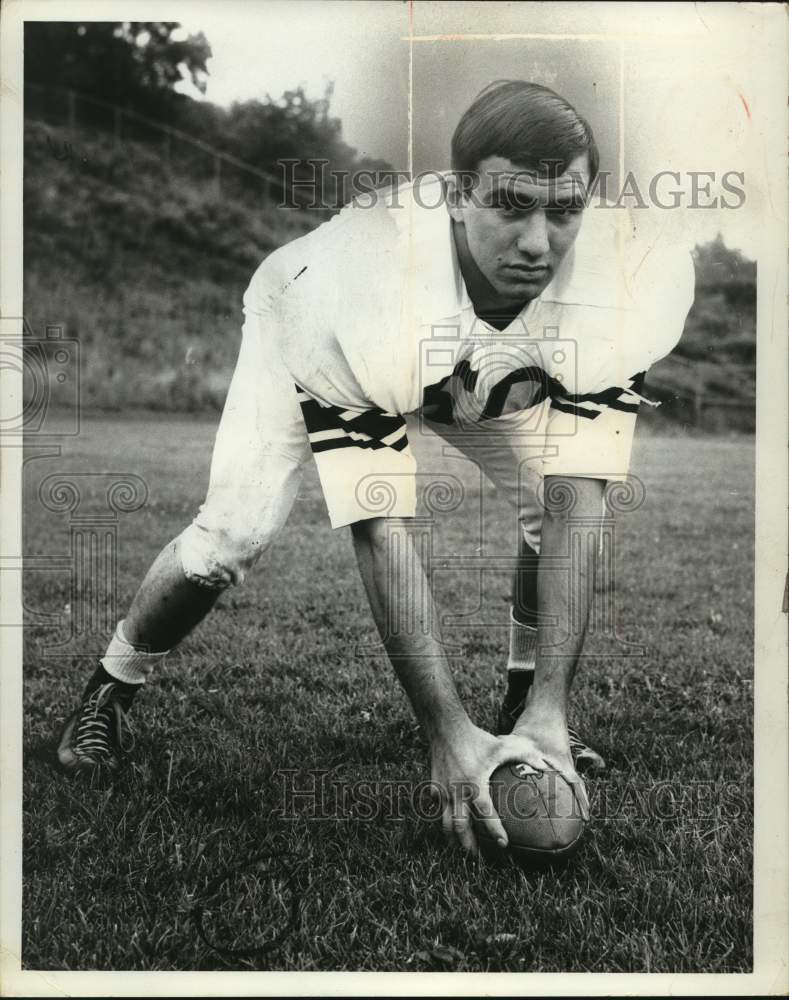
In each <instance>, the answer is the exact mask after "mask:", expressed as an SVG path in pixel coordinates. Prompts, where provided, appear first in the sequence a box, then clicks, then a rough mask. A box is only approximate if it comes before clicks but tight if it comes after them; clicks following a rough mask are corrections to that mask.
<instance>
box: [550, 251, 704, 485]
mask: <svg viewBox="0 0 789 1000" xmlns="http://www.w3.org/2000/svg"><path fill="white" fill-rule="evenodd" d="M694 283H695V278H694V269H693V261H692V258H691V257H690V254H686V253H679V254H677V253H676V252H674V253H670V252H667V251H665V250H654V251H653V252H648V253H646V255H645V256H644V258H643V259H642V260H641V261H639V262H638V265H637V267H636V270H635V271H634V273H633V275H632V277H631V280H630V282H629V289H628V291H629V297H630V303H631V308H628V309H627V310H624V311H623V312H621V313H620V314H617V315H616V316H614V315H613V314H612V317H611V323H612V326H614V327H618V329H615V330H612V335H613V341H612V343H613V344H614V345H615V349H614V350H612V351H611V352H610V353H609V355H608V356H607V357H606V358H605V360H604V361H603V363H602V364H601V365H600V366H599V367H598V368H597V371H596V373H595V375H594V376H593V378H592V379H589V380H584V379H583V378H581V379H580V380H579V382H578V385H577V386H576V391H575V392H572V393H571V392H567V391H564V389H562V388H561V387H558V388H557V387H554V390H553V391H552V392H551V402H550V410H549V416H548V425H547V433H546V444H547V446H548V447H547V448H546V451H545V455H544V458H543V474H544V475H546V476H548V475H560V476H581V477H590V478H595V479H606V480H617V479H619V480H621V479H625V478H626V477H627V475H628V469H629V467H630V454H631V451H632V447H633V437H634V433H635V426H636V418H637V416H638V410H639V405H640V404H641V403H642V402H644V403H646V404H648V405H655V404H652V403H650V401H649V400H645V399H644V397H643V396H642V395H641V390H642V388H643V385H644V380H645V377H646V374H647V372H648V370H649V368H650V367H651V366H652V365H653V364H655V363H656V362H657V361H659V360H660V359H661V358H664V357H666V355H668V354H670V353H671V351H672V350H673V349H674V347H675V346H676V345H677V343H678V342H679V339H680V337H681V336H682V330H683V328H684V325H685V320H686V318H687V315H688V312H689V311H690V307H691V306H692V304H693V293H694ZM589 367H590V368H591V367H592V366H589Z"/></svg>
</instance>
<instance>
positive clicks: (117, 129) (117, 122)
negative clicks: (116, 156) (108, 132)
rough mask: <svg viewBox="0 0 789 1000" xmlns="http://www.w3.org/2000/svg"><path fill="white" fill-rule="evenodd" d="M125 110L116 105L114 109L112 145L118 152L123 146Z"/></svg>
mask: <svg viewBox="0 0 789 1000" xmlns="http://www.w3.org/2000/svg"><path fill="white" fill-rule="evenodd" d="M122 116H123V111H122V110H121V109H120V108H118V107H115V108H113V109H112V146H113V149H114V150H115V152H116V153H117V152H118V150H119V149H120V147H121V118H122Z"/></svg>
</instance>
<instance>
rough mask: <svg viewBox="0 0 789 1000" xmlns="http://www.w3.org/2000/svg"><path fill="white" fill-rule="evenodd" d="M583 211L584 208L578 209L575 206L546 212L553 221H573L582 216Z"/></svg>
mask: <svg viewBox="0 0 789 1000" xmlns="http://www.w3.org/2000/svg"><path fill="white" fill-rule="evenodd" d="M582 211H583V209H582V208H578V207H576V206H574V205H564V206H561V207H557V208H549V209H547V210H546V214H548V215H550V217H551V218H552V219H559V220H560V221H565V220H567V219H572V218H573V217H574V216H576V215H580V214H581V212H582Z"/></svg>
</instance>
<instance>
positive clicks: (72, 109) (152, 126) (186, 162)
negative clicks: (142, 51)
mask: <svg viewBox="0 0 789 1000" xmlns="http://www.w3.org/2000/svg"><path fill="white" fill-rule="evenodd" d="M25 117H26V118H27V119H29V120H31V121H40V122H43V123H44V124H48V125H58V126H65V127H66V128H68V129H69V131H70V132H72V133H77V132H79V131H84V130H98V131H100V132H102V133H104V134H106V135H109V136H111V137H112V144H113V147H114V149H115V151H116V152H118V153H121V152H123V151H124V150H125V149H126V148H127V144H128V143H130V142H142V143H145V144H146V147H147V149H148V150H149V151H153V152H154V153H155V155H156V156H157V157H158V159H159V160H160V161H161V164H162V166H163V168H164V171H165V173H166V174H167V175H170V176H175V177H177V176H179V175H187V176H190V177H195V176H198V177H200V178H201V179H204V180H209V181H210V182H211V183H212V184H213V187H214V191H215V194H216V195H217V196H220V195H222V194H227V193H235V192H236V191H237V190H238V189H239V188H240V189H243V190H244V191H246V192H247V193H249V192H252V193H254V194H255V196H256V197H257V198H258V199H259V202H258V203H259V204H262V205H263V206H264V207H272V208H273V207H288V208H290V209H291V210H295V211H299V212H305V213H309V214H311V215H315V216H316V217H317V218H318V219H319V220H321V221H323V220H325V218H326V216H327V213H328V212H332V211H334V210H333V209H321V208H316V207H315V206H314V205H310V207H309V208H308V207H306V204H305V199H304V194H303V192H301V191H298V190H296V189H288V188H287V186H286V184H285V183H284V181H283V178H281V177H278V176H277V175H276V174H274V173H272V172H271V171H268V170H262V169H261V168H260V167H256V166H254V165H253V164H251V163H247V162H246V161H244V160H241V159H239V158H238V157H237V156H233V155H232V154H231V153H227V152H225V151H224V150H221V149H218V148H217V147H215V146H212V145H210V144H209V143H207V142H205V141H204V140H202V139H198V138H196V137H195V136H193V135H190V134H189V133H188V132H184V131H182V130H181V129H178V128H174V127H173V126H171V125H167V124H165V123H164V122H161V121H156V120H155V119H153V118H149V117H148V116H147V115H143V114H141V113H140V112H139V111H134V110H133V109H131V108H127V107H121V106H120V105H118V104H112V103H110V102H109V101H102V100H100V99H99V98H96V97H89V96H87V95H86V94H82V93H79V92H78V91H75V90H66V89H61V88H57V87H47V86H43V85H40V84H33V83H27V84H25ZM294 205H297V206H298V208H297V209H293V206H294Z"/></svg>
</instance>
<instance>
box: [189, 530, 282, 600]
mask: <svg viewBox="0 0 789 1000" xmlns="http://www.w3.org/2000/svg"><path fill="white" fill-rule="evenodd" d="M176 544H177V546H178V554H179V557H180V560H181V567H182V569H183V571H184V576H185V577H186V579H187V580H189V581H190V582H191V583H196V584H197V585H198V586H200V587H205V588H207V589H208V590H226V589H227V588H228V587H231V586H237V585H238V584H241V583H243V582H244V578H245V577H246V575H247V573H248V572H249V570H250V569H251V568H252V566H253V565H254V563H255V562H256V561H257V559H258V557H259V556H260V554H261V552H262V551H263V548H264V546H263V545H262V544H261V542H260V541H258V540H256V539H254V538H250V537H248V536H243V537H238V536H237V535H234V534H233V533H231V532H228V531H225V530H222V529H218V530H217V529H209V528H205V527H203V526H202V525H200V524H199V523H198V522H197V520H195V521H193V522H192V523H191V524H190V525H189V527H188V528H186V529H185V530H184V531H183V532H181V534H180V535H179V536H178V538H177V539H176Z"/></svg>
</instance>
